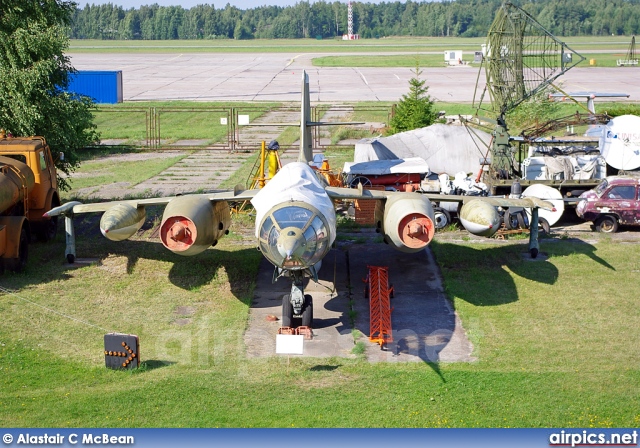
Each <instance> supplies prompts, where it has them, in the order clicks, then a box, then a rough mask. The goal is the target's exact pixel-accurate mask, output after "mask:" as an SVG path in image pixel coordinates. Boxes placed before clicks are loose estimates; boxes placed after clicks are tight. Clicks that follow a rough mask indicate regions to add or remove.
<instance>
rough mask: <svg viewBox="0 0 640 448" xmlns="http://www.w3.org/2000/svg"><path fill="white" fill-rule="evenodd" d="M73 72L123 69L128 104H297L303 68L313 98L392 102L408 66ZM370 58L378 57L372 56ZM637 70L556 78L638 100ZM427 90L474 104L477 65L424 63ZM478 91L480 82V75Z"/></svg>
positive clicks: (84, 64)
mask: <svg viewBox="0 0 640 448" xmlns="http://www.w3.org/2000/svg"><path fill="white" fill-rule="evenodd" d="M69 56H70V57H71V63H72V65H73V66H74V67H75V68H76V69H78V70H122V78H123V96H124V100H125V101H144V100H147V101H148V100H197V101H292V102H297V101H300V73H301V72H302V70H306V71H307V72H308V73H309V75H310V88H311V100H312V101H313V102H332V103H335V102H344V101H349V102H351V101H397V100H398V99H400V97H401V96H402V95H403V94H405V93H407V90H408V82H409V79H410V78H411V77H412V76H413V74H412V72H411V69H410V68H398V67H392V68H341V67H336V68H334V67H330V68H320V67H314V66H313V64H312V59H313V58H314V57H319V56H325V55H324V54H301V55H300V54H293V53H291V54H289V53H268V54H246V53H242V54H227V53H225V54H212V53H202V54H197V53H186V54H177V53H168V54H115V53H113V54H109V53H100V54H85V53H69ZM370 56H371V57H376V56H377V55H373V54H370ZM639 70H640V68H637V67H615V68H598V67H585V68H573V69H571V70H570V71H568V72H567V73H566V74H565V75H563V76H561V77H560V78H559V79H558V80H557V82H559V83H560V84H561V86H562V88H563V89H564V90H565V91H567V92H575V91H594V92H596V91H597V92H622V93H627V94H629V95H630V100H633V101H638V100H639V99H640V83H638V82H636V79H637V77H638V73H639V72H638V71H639ZM422 76H423V78H424V79H425V80H426V84H427V85H428V86H429V93H430V95H431V96H432V97H433V98H434V99H437V100H439V101H444V102H471V101H472V100H473V97H474V92H475V86H476V80H477V79H478V69H477V68H476V67H471V66H455V67H436V68H424V69H423V74H422ZM479 86H480V89H479V91H478V95H480V94H481V92H482V88H483V87H484V73H481V74H480V77H479Z"/></svg>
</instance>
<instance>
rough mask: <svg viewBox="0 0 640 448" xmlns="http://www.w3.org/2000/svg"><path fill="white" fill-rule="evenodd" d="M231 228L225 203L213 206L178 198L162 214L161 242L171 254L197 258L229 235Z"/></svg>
mask: <svg viewBox="0 0 640 448" xmlns="http://www.w3.org/2000/svg"><path fill="white" fill-rule="evenodd" d="M230 224H231V210H230V209H229V204H228V203H227V202H226V201H220V202H215V203H212V202H211V201H210V200H209V199H207V198H206V197H204V196H196V195H187V196H178V197H177V198H175V199H172V200H171V201H170V202H169V203H168V204H167V207H166V208H165V210H164V214H163V215H162V223H161V224H160V239H161V240H162V244H163V245H164V247H166V248H167V249H169V250H170V251H171V252H174V253H176V254H180V255H196V254H199V253H200V252H202V251H204V250H205V249H207V248H208V247H209V246H215V245H216V244H217V243H218V240H219V239H220V238H222V237H223V236H224V235H226V234H227V233H229V230H228V229H229V226H230Z"/></svg>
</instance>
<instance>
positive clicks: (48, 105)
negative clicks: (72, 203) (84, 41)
mask: <svg viewBox="0 0 640 448" xmlns="http://www.w3.org/2000/svg"><path fill="white" fill-rule="evenodd" d="M75 5H76V4H75V3H73V2H72V1H67V0H3V2H2V14H0V50H1V51H0V127H1V128H4V129H6V130H7V131H9V132H11V133H12V134H13V135H15V136H29V135H41V136H44V137H45V138H46V140H47V142H48V143H49V145H50V146H51V150H52V151H53V152H54V153H57V152H64V154H65V157H64V160H60V159H58V160H57V161H56V166H57V167H58V169H60V170H62V171H63V172H65V173H67V174H68V173H69V172H70V171H72V170H73V169H74V168H75V167H76V166H77V165H78V155H77V152H78V151H79V150H80V149H82V148H84V147H86V146H87V145H89V144H91V143H93V142H95V141H97V139H98V135H97V133H96V130H95V128H96V127H95V124H94V123H93V114H92V110H94V107H95V106H94V105H93V102H92V101H91V99H89V98H86V97H77V96H75V95H71V94H69V93H66V92H64V89H65V88H66V87H67V85H68V82H69V74H70V73H73V72H74V69H73V67H72V66H71V64H70V61H69V57H68V56H66V55H65V54H64V52H65V51H66V50H67V48H68V47H69V37H68V26H69V24H70V22H71V17H72V15H73V12H74V10H75ZM58 180H59V182H60V184H61V185H60V186H61V187H62V188H65V187H68V185H67V183H66V181H65V180H64V179H61V177H58Z"/></svg>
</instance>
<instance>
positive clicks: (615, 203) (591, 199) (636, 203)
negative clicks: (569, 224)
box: [576, 176, 640, 233]
mask: <svg viewBox="0 0 640 448" xmlns="http://www.w3.org/2000/svg"><path fill="white" fill-rule="evenodd" d="M639 189H640V178H635V177H627V176H610V177H607V178H605V179H603V180H602V182H601V183H600V185H598V186H597V187H596V188H594V189H593V190H589V191H585V192H584V193H582V194H581V195H580V199H581V200H580V202H579V203H578V205H577V206H576V213H577V214H578V216H579V217H581V218H582V219H584V220H585V221H591V222H593V223H594V225H595V228H596V230H597V231H598V232H606V233H613V232H616V231H617V230H618V225H619V224H622V225H628V226H640V197H639V196H638V190H639Z"/></svg>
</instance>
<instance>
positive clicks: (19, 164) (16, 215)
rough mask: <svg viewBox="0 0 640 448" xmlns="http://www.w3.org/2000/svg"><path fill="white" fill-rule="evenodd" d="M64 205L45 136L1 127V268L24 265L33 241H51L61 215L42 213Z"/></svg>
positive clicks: (16, 269)
mask: <svg viewBox="0 0 640 448" xmlns="http://www.w3.org/2000/svg"><path fill="white" fill-rule="evenodd" d="M58 205H60V196H59V194H58V177H57V172H56V168H55V166H54V161H53V157H52V155H51V150H50V148H49V146H48V145H47V142H46V141H45V139H44V137H7V136H6V134H5V133H4V131H2V130H0V271H1V270H4V269H5V268H7V269H11V270H14V271H20V270H22V269H24V267H25V266H26V264H27V258H28V253H29V251H28V249H29V241H30V240H31V236H32V235H36V236H37V237H38V239H39V240H41V241H48V240H50V239H51V238H53V237H54V236H55V234H56V230H57V226H58V221H57V218H45V217H43V216H42V215H43V214H44V213H45V212H47V211H49V210H50V209H51V208H52V207H56V206H58Z"/></svg>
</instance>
